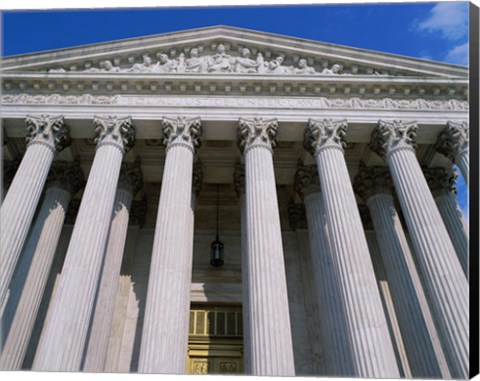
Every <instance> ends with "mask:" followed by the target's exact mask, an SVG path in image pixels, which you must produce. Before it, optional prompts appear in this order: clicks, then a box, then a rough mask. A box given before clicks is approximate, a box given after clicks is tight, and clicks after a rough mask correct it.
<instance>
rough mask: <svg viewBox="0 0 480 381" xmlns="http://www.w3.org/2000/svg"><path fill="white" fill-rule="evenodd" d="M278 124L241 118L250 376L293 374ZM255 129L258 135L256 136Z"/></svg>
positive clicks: (273, 121) (274, 121) (248, 370)
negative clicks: (275, 154) (275, 150)
mask: <svg viewBox="0 0 480 381" xmlns="http://www.w3.org/2000/svg"><path fill="white" fill-rule="evenodd" d="M276 128H277V123H276V120H272V121H262V120H260V119H254V120H253V121H248V120H243V119H241V120H240V127H239V134H240V136H241V138H240V144H241V145H242V144H243V148H244V157H245V197H246V222H247V224H246V231H247V251H248V252H247V261H246V263H245V265H246V267H245V268H244V269H243V271H247V272H248V275H247V280H248V290H247V292H248V303H249V305H248V312H249V319H250V332H249V334H250V338H249V342H250V345H251V348H249V349H247V350H249V351H250V356H251V358H250V366H251V369H247V372H248V373H249V374H252V375H255V376H293V375H295V366H294V358H293V347H292V335H291V326H290V315H289V306H288V294H287V284H286V275H285V264H284V258H283V246H282V235H281V229H280V215H279V211H278V201H277V189H276V185H275V173H274V169H273V158H272V149H271V145H272V141H273V140H274V137H275V135H276ZM254 131H259V132H260V134H261V136H260V137H259V136H258V135H259V134H258V133H257V134H255V133H254Z"/></svg>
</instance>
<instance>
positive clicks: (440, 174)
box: [423, 168, 468, 278]
mask: <svg viewBox="0 0 480 381" xmlns="http://www.w3.org/2000/svg"><path fill="white" fill-rule="evenodd" d="M423 173H424V175H425V178H426V180H427V183H428V186H429V187H430V189H431V191H432V194H433V197H434V199H435V203H436V204H437V207H438V211H439V212H440V214H441V216H442V219H443V222H444V223H445V227H446V228H447V230H448V234H449V235H450V239H451V240H452V244H453V247H454V248H455V251H456V252H457V256H458V259H459V261H460V264H461V265H462V269H463V272H464V273H465V276H466V277H467V278H468V227H467V223H466V221H465V218H464V217H463V213H462V211H461V210H460V208H459V206H458V203H457V199H456V196H455V195H456V194H457V188H456V187H455V183H456V179H457V172H456V171H455V170H453V169H452V170H450V171H447V170H445V169H444V168H423Z"/></svg>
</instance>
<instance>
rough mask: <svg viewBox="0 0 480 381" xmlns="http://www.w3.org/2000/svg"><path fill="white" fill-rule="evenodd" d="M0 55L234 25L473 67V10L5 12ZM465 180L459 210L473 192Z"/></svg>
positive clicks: (439, 6) (431, 6)
mask: <svg viewBox="0 0 480 381" xmlns="http://www.w3.org/2000/svg"><path fill="white" fill-rule="evenodd" d="M2 15H3V31H2V32H3V33H2V39H3V41H2V55H3V56H9V55H16V54H24V53H31V52H37V51H42V50H51V49H59V48H66V47H72V46H76V45H85V44H92V43H97V42H103V41H110V40H117V39H122V38H132V37H138V36H145V35H151V34H158V33H164V32H170V31H175V30H183V29H190V28H198V27H206V26H211V25H218V24H223V25H230V26H237V27H242V28H247V29H256V30H262V31H266V32H272V33H278V34H284V35H289V36H295V37H301V38H307V39H312V40H318V41H324V42H329V43H334V44H341V45H348V46H354V47H357V48H363V49H370V50H378V51H383V52H388V53H393V54H400V55H405V56H411V57H417V58H424V59H430V60H435V61H442V62H448V63H453V64H458V65H464V66H466V65H468V3H467V2H441V3H390V4H338V5H333V4H324V5H321V4H318V5H292V6H248V7H247V6H242V7H238V6H237V7H234V6H226V7H213V6H210V7H206V6H203V7H199V8H186V7H183V8H172V7H171V8H143V9H106V10H105V9H104V10H77V11H73V10H54V11H52V10H51V11H36V12H33V11H4V12H2ZM460 177H461V176H459V192H458V195H459V203H460V205H461V207H462V210H464V213H465V214H468V211H467V191H466V187H465V185H464V182H463V179H461V178H460Z"/></svg>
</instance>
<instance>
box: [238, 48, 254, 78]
mask: <svg viewBox="0 0 480 381" xmlns="http://www.w3.org/2000/svg"><path fill="white" fill-rule="evenodd" d="M258 66H259V64H258V63H257V62H256V61H254V60H252V59H251V58H250V49H248V48H243V49H242V56H241V57H236V58H235V72H237V73H256V72H257V67H258Z"/></svg>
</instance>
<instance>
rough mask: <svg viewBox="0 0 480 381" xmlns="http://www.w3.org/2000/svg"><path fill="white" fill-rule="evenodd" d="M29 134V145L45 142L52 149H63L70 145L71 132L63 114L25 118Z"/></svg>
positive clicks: (27, 139)
mask: <svg viewBox="0 0 480 381" xmlns="http://www.w3.org/2000/svg"><path fill="white" fill-rule="evenodd" d="M25 124H26V125H27V130H28V135H27V138H26V141H27V145H28V146H30V145H32V144H43V145H46V146H47V147H49V148H50V149H51V150H52V151H61V150H63V149H64V148H65V147H67V146H68V145H70V142H71V139H70V133H69V131H68V128H67V126H66V125H65V123H64V120H63V116H62V115H60V116H53V117H51V116H49V115H40V116H31V115H27V117H26V118H25Z"/></svg>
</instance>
